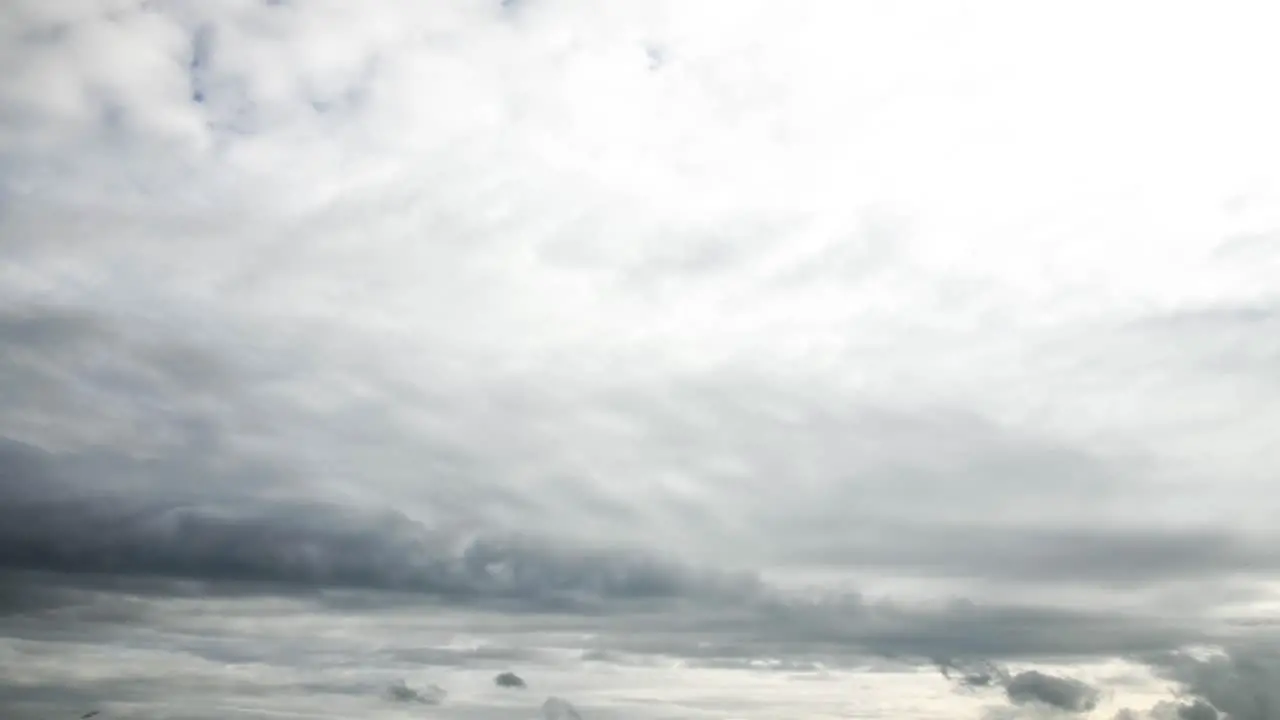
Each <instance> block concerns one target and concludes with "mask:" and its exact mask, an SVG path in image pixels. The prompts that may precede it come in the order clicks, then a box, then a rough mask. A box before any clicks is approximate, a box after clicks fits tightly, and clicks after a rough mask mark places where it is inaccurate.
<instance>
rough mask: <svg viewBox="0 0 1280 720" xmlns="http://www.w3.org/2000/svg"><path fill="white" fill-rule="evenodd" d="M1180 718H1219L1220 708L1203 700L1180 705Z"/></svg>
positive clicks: (1199, 719)
mask: <svg viewBox="0 0 1280 720" xmlns="http://www.w3.org/2000/svg"><path fill="white" fill-rule="evenodd" d="M1178 718H1179V720H1218V709H1217V708H1215V707H1214V706H1212V705H1210V704H1209V703H1207V702H1205V701H1203V700H1196V701H1194V702H1190V703H1186V704H1183V705H1179V706H1178Z"/></svg>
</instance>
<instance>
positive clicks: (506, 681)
mask: <svg viewBox="0 0 1280 720" xmlns="http://www.w3.org/2000/svg"><path fill="white" fill-rule="evenodd" d="M493 684H495V685H497V686H498V687H501V688H516V689H519V690H523V689H525V688H527V687H528V685H526V684H525V681H524V678H522V677H520V676H519V675H517V674H515V673H513V672H510V671H508V672H502V673H498V675H497V676H496V677H494V678H493ZM1189 720H1190V719H1189Z"/></svg>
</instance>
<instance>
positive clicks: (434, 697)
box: [386, 680, 448, 705]
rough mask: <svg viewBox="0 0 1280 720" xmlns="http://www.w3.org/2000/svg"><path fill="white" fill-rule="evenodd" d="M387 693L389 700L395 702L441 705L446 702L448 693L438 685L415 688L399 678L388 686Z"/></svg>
mask: <svg viewBox="0 0 1280 720" xmlns="http://www.w3.org/2000/svg"><path fill="white" fill-rule="evenodd" d="M386 695H387V698H388V699H389V700H393V701H395V702H401V703H419V704H422V705H439V704H440V703H442V702H444V699H445V697H446V696H447V695H448V693H447V692H445V690H444V688H442V687H440V686H438V685H428V686H427V687H426V688H424V689H422V690H415V689H413V688H411V687H409V686H408V685H406V684H405V682H404V680H398V681H396V682H394V683H392V684H391V685H389V686H388V687H387V693H386Z"/></svg>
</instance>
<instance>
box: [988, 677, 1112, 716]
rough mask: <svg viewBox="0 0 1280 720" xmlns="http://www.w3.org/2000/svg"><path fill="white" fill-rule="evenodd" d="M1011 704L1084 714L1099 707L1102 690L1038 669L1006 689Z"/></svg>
mask: <svg viewBox="0 0 1280 720" xmlns="http://www.w3.org/2000/svg"><path fill="white" fill-rule="evenodd" d="M1004 689H1005V694H1006V695H1008V697H1009V701H1010V702H1013V703H1015V704H1018V705H1022V704H1026V703H1042V704H1044V705H1048V706H1050V707H1054V708H1057V709H1059V710H1066V711H1069V712H1075V713H1083V712H1089V711H1091V710H1093V709H1095V708H1096V707H1097V706H1098V700H1099V699H1100V698H1101V693H1099V691H1098V689H1097V688H1095V687H1092V686H1091V685H1088V684H1087V683H1084V682H1081V681H1080V680H1076V679H1075V678H1065V677H1058V676H1056V675H1047V674H1045V673H1042V672H1040V671H1038V670H1028V671H1026V672H1020V673H1018V674H1016V675H1014V676H1012V677H1010V678H1009V680H1008V682H1006V683H1005V686H1004Z"/></svg>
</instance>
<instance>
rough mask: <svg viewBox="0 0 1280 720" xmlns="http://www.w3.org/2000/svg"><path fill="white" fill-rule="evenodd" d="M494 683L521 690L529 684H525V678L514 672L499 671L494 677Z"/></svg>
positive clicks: (502, 686)
mask: <svg viewBox="0 0 1280 720" xmlns="http://www.w3.org/2000/svg"><path fill="white" fill-rule="evenodd" d="M493 684H494V685H497V686H498V687H501V688H516V689H520V690H523V689H525V688H526V687H528V685H526V684H525V681H524V678H522V677H520V676H519V675H517V674H515V673H513V672H504V673H499V674H498V675H497V677H495V678H494V679H493Z"/></svg>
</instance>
